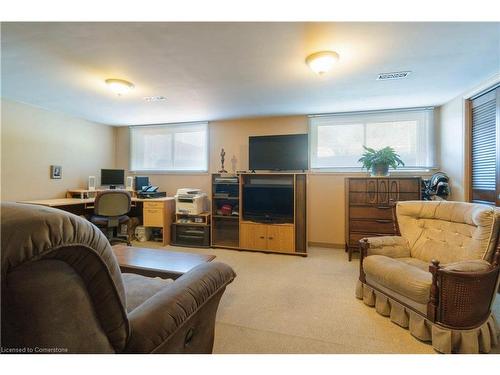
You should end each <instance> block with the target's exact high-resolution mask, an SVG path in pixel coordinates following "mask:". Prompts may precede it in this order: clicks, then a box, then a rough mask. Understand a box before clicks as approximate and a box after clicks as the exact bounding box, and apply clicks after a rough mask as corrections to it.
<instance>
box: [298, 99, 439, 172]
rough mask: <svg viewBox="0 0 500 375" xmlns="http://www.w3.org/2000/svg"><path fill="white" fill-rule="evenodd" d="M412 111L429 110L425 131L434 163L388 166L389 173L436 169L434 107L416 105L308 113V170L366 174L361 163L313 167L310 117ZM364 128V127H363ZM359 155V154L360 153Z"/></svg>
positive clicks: (437, 167)
mask: <svg viewBox="0 0 500 375" xmlns="http://www.w3.org/2000/svg"><path fill="white" fill-rule="evenodd" d="M414 111H431V120H430V121H431V123H430V124H429V126H428V129H427V131H428V132H429V134H428V135H429V136H430V138H431V142H432V145H431V149H432V153H433V154H434V155H433V159H434V160H433V161H434V163H433V164H434V165H431V166H428V167H413V166H412V167H400V168H398V169H393V168H389V172H390V173H391V174H395V173H397V174H401V175H405V174H407V175H414V174H415V173H429V172H431V171H434V170H438V169H439V166H438V165H437V164H438V163H437V161H438V160H437V157H438V155H437V139H436V136H437V134H436V122H435V118H436V112H435V107H416V108H401V109H384V110H372V111H353V112H337V113H327V114H311V115H308V133H309V170H310V172H311V173H313V174H322V173H331V174H366V171H365V170H363V169H362V167H361V165H360V166H359V167H357V166H346V167H313V165H312V164H313V152H314V149H313V127H314V126H316V125H313V123H312V119H314V118H319V117H341V116H353V118H354V116H366V115H370V114H373V115H381V114H384V113H398V112H414ZM365 129H366V127H365ZM363 136H364V138H365V142H366V133H364V135H363ZM360 157H361V155H360Z"/></svg>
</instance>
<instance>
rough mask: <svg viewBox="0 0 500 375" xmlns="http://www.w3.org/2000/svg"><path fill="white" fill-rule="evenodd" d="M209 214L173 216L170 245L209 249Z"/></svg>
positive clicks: (177, 214)
mask: <svg viewBox="0 0 500 375" xmlns="http://www.w3.org/2000/svg"><path fill="white" fill-rule="evenodd" d="M210 221H211V215H210V212H202V213H200V214H196V215H193V214H179V213H176V214H175V223H173V224H172V244H173V245H176V246H187V247H210Z"/></svg>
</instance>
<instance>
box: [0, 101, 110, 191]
mask: <svg viewBox="0 0 500 375" xmlns="http://www.w3.org/2000/svg"><path fill="white" fill-rule="evenodd" d="M1 109H2V116H1V117H2V124H1V128H2V129H1V130H2V131H1V138H2V140H1V147H2V149H1V156H2V161H1V165H2V172H1V179H2V181H1V199H2V200H24V199H44V198H57V197H64V196H65V192H66V190H68V189H70V188H77V187H84V186H86V185H87V178H88V176H89V175H95V176H98V175H99V170H100V169H101V168H105V167H108V168H113V167H114V160H115V149H114V147H115V146H114V145H115V141H114V129H113V128H112V127H110V126H106V125H101V124H96V123H92V122H89V121H85V120H81V119H76V118H74V117H70V116H67V115H64V114H62V113H57V112H51V111H47V110H44V109H40V108H36V107H33V106H30V105H26V104H22V103H18V102H14V101H10V100H6V99H2V100H1ZM53 164H54V165H61V166H62V167H63V178H62V179H61V180H52V179H50V165H53Z"/></svg>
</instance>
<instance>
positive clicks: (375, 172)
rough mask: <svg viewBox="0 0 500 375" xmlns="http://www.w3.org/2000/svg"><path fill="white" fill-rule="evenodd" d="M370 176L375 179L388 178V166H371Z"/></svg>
mask: <svg viewBox="0 0 500 375" xmlns="http://www.w3.org/2000/svg"><path fill="white" fill-rule="evenodd" d="M371 175H372V176H375V177H380V176H389V165H388V164H373V166H372V170H371Z"/></svg>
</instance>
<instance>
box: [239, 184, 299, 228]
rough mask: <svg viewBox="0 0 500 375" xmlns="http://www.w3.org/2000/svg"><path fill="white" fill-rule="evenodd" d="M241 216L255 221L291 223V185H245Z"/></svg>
mask: <svg viewBox="0 0 500 375" xmlns="http://www.w3.org/2000/svg"><path fill="white" fill-rule="evenodd" d="M243 189H244V190H243V197H244V198H243V218H244V219H246V220H252V221H257V222H273V223H293V207H294V205H293V187H292V186H289V185H245V186H244V188H243Z"/></svg>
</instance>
